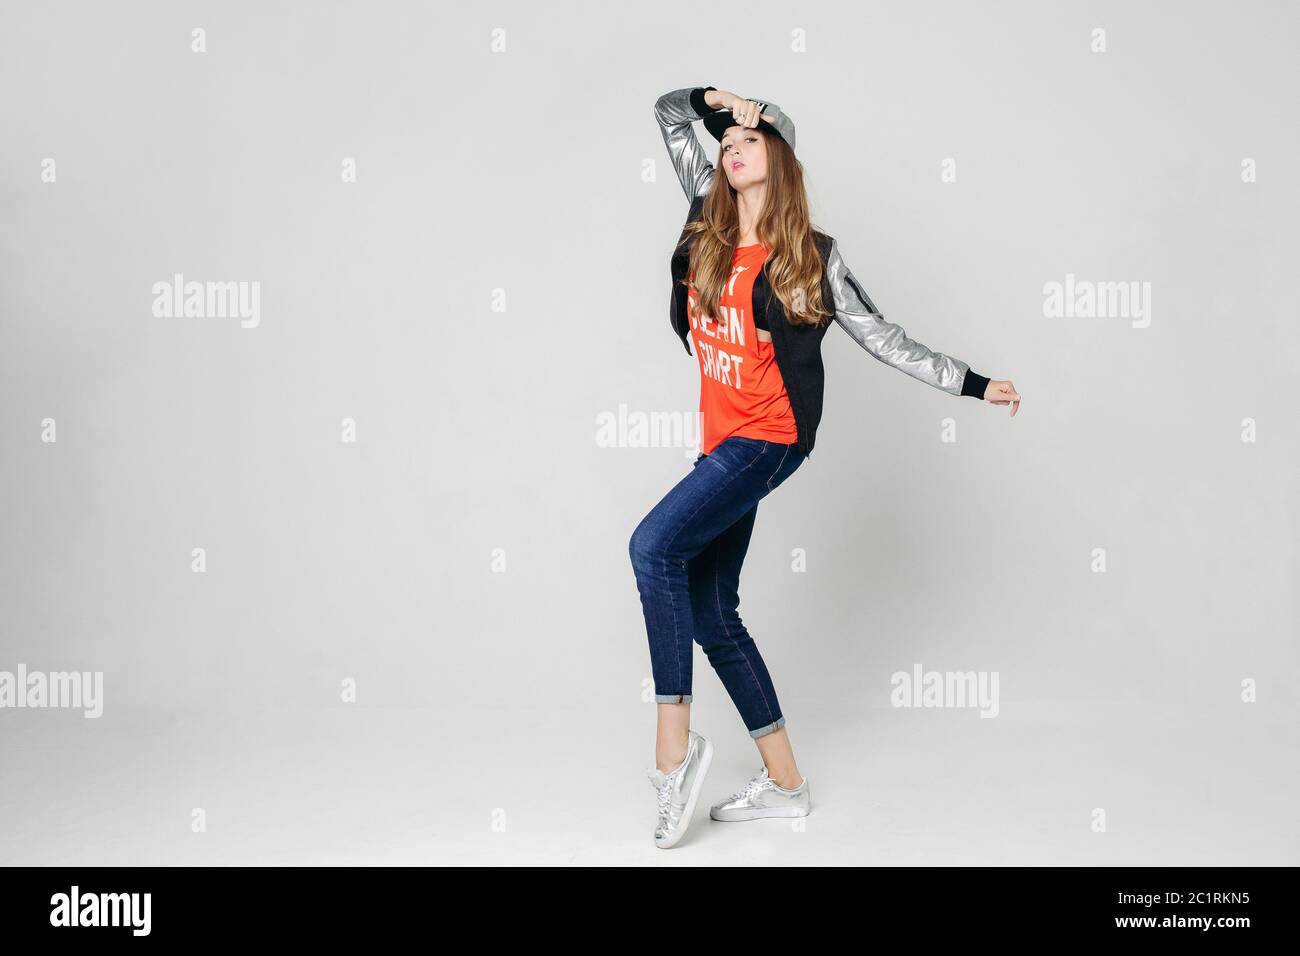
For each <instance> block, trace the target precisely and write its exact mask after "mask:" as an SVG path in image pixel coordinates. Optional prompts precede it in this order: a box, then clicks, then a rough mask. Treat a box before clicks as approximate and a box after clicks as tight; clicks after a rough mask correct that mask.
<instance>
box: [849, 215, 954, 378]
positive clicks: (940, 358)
mask: <svg viewBox="0 0 1300 956" xmlns="http://www.w3.org/2000/svg"><path fill="white" fill-rule="evenodd" d="M826 271H827V278H828V279H829V280H830V285H831V289H832V290H833V291H834V293H835V321H836V322H838V323H839V324H840V325H842V326H843V327H844V330H845V331H846V332H848V333H849V335H851V336H853V340H854V341H855V342H857V343H858V344H859V345H861V346H862V347H863V348H864V349H866V350H867V351H868V352H870V353H871V354H872V355H873V356H874V357H875V358H877V359H879V360H880V361H882V362H884V363H885V364H886V365H890V366H892V367H894V368H896V369H898V370H899V371H900V372H905V373H906V374H908V375H910V376H912V378H916V379H920V380H921V381H922V382H925V384H927V385H933V386H934V387H935V388H937V389H940V390H942V391H945V392H948V393H950V394H952V395H960V394H962V390H961V387H962V381H963V380H964V379H965V377H966V372H967V370H968V369H969V368H970V366H968V365H967V364H966V363H965V362H963V361H961V360H960V359H955V358H952V357H951V356H948V355H944V354H943V353H942V352H934V351H932V350H930V349H929V348H927V347H926V346H924V345H922V344H921V343H920V342H917V341H916V340H915V339H911V338H908V336H907V332H906V331H904V330H903V327H902V326H900V325H895V324H894V323H893V322H888V321H886V320H885V317H884V316H883V315H881V314H880V312H879V311H878V310H877V309H876V307H875V305H874V304H873V303H872V301H871V299H870V298H869V297H868V296H867V293H866V292H865V291H864V290H863V288H862V286H861V284H860V283H859V282H858V280H857V278H856V277H855V276H854V275H853V273H852V272H850V271H849V267H848V265H846V264H845V262H844V259H843V257H842V256H841V255H840V248H839V242H838V241H836V240H832V242H831V252H830V256H829V257H828V259H827V262H826Z"/></svg>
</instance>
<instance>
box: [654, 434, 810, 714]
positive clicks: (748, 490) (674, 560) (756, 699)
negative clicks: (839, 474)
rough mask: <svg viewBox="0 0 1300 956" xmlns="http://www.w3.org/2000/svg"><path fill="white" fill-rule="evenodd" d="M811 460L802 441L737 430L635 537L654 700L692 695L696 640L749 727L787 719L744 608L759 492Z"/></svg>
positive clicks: (698, 463) (684, 698)
mask: <svg viewBox="0 0 1300 956" xmlns="http://www.w3.org/2000/svg"><path fill="white" fill-rule="evenodd" d="M805 460H806V456H805V455H804V454H803V452H801V451H800V450H799V446H798V445H797V444H791V445H785V444H781V443H780V442H772V441H762V440H760V439H756V438H741V437H738V436H735V435H733V436H732V437H730V438H728V439H726V440H724V441H722V442H721V443H719V444H718V446H717V447H716V448H714V449H713V452H712V453H711V454H708V455H705V454H701V455H699V456H698V457H697V458H696V459H695V464H694V466H693V467H692V470H691V473H690V474H688V475H687V476H686V477H685V478H683V479H682V480H681V481H679V482H678V483H677V484H676V485H675V486H674V487H673V488H672V490H671V491H669V492H668V494H666V495H664V497H663V499H662V500H661V501H660V502H659V503H658V504H657V505H655V506H654V508H652V509H651V511H650V513H649V514H647V515H646V516H645V517H644V518H643V519H642V520H641V523H640V524H639V525H637V528H636V530H635V531H634V532H633V533H632V539H631V541H630V542H629V543H628V553H629V554H630V555H631V558H632V570H633V571H634V572H635V574H636V584H637V590H638V591H640V592H641V608H642V610H643V611H644V612H645V622H646V633H647V635H648V637H649V639H650V668H651V674H652V675H653V677H654V685H655V700H656V701H657V702H659V703H665V704H673V703H690V702H691V662H692V654H693V650H694V644H695V643H698V644H699V645H700V646H701V647H702V648H704V653H705V655H706V656H707V657H708V659H709V663H710V664H712V665H713V669H714V670H715V671H717V672H718V677H719V678H721V680H722V684H723V686H724V687H725V688H726V689H727V693H728V694H730V695H731V700H732V702H733V703H734V704H735V705H736V709H737V710H738V711H740V716H741V719H743V720H744V722H745V726H746V727H747V728H748V730H749V735H750V736H751V737H761V736H763V735H764V734H770V733H772V732H773V731H775V730H777V729H779V728H780V727H781V726H782V725H784V724H785V717H784V716H783V715H782V714H781V706H780V704H779V703H778V702H777V699H776V690H775V689H774V688H773V687H772V679H771V677H769V676H768V673H767V666H766V665H765V664H764V663H763V658H762V657H761V656H760V655H759V653H758V648H757V647H755V646H754V641H753V639H752V638H751V637H750V636H749V632H748V631H747V630H746V629H745V625H744V624H743V623H742V622H741V620H740V614H739V612H738V610H737V608H738V607H739V604H740V595H739V594H738V593H737V589H738V587H739V585H740V566H741V564H742V563H743V562H744V560H745V552H746V550H748V548H749V538H750V534H751V533H752V532H753V530H754V518H755V516H756V515H757V514H758V502H759V501H760V500H761V499H763V498H764V497H766V496H767V494H768V493H769V492H771V491H774V490H776V487H777V486H778V485H780V484H781V482H783V481H785V480H786V479H787V478H789V477H790V475H792V474H793V473H794V470H795V469H796V468H798V467H799V465H800V464H802V463H803V462H804V461H805Z"/></svg>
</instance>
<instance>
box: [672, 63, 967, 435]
mask: <svg viewBox="0 0 1300 956" xmlns="http://www.w3.org/2000/svg"><path fill="white" fill-rule="evenodd" d="M712 89H715V87H712V86H706V87H687V88H685V89H680V90H673V91H672V92H670V93H665V94H664V95H663V96H661V97H659V99H658V101H657V102H656V103H655V118H656V119H657V120H658V121H659V128H660V131H661V132H662V133H663V138H664V145H666V146H667V147H668V155H669V157H670V158H671V160H672V164H673V168H674V170H675V171H676V173H677V178H678V180H679V181H680V182H681V184H682V188H683V189H684V190H685V191H686V197H687V199H689V200H690V212H689V214H688V215H687V217H686V223H688V224H689V223H690V222H692V221H694V220H695V219H698V218H699V217H700V215H701V213H702V210H703V208H704V197H705V195H707V194H708V192H709V190H710V189H711V188H712V187H713V181H714V177H715V172H714V166H713V163H712V161H711V160H710V159H709V158H708V156H707V155H706V154H705V152H704V147H703V146H702V145H701V144H700V141H699V139H698V138H696V135H695V129H694V127H693V126H692V125H691V124H692V123H693V122H694V121H695V120H697V119H700V118H702V117H704V116H706V115H708V114H709V113H712V112H714V110H713V109H712V107H710V106H709V105H708V104H707V103H705V102H704V93H705V91H706V90H712ZM690 240H691V237H689V236H688V235H687V234H686V226H685V225H683V227H682V234H681V236H680V237H679V238H678V240H677V246H676V248H675V249H674V251H673V255H672V259H671V261H670V272H671V274H672V282H673V288H672V298H671V300H670V302H669V321H670V322H671V324H672V327H673V331H674V332H676V333H677V337H678V338H679V339H681V341H682V345H683V346H684V347H685V349H686V353H687V354H688V355H690V354H691V346H690V321H689V318H688V315H687V302H686V298H687V296H686V287H685V286H684V285H683V283H682V280H683V279H685V277H686V276H687V274H688V272H689V270H690V252H691V248H690V247H691V242H690ZM813 241H814V243H815V244H816V246H817V251H818V253H819V255H820V256H821V260H822V301H823V302H824V303H826V305H827V306H828V307H830V305H831V303H834V309H835V322H837V323H838V324H839V325H840V326H841V327H843V328H844V330H845V331H847V332H848V333H849V335H850V336H851V337H852V338H853V340H854V341H855V342H857V343H858V344H859V345H861V346H862V347H863V348H864V349H866V350H867V352H869V353H870V354H871V355H872V356H874V357H875V358H877V359H879V360H880V361H881V362H884V363H885V364H886V365H889V366H892V367H893V368H896V369H898V370H899V371H900V372H904V373H906V374H907V375H910V376H912V377H913V378H916V379H920V380H921V381H922V382H925V383H926V384H927V385H931V386H933V387H935V388H938V389H940V390H942V391H945V392H947V393H949V394H950V395H968V396H970V397H972V398H977V399H981V400H982V399H983V398H984V390H985V389H986V388H987V387H988V384H989V379H988V378H986V377H985V376H983V375H980V374H979V373H978V372H976V371H974V370H973V369H972V368H971V367H970V366H969V365H967V364H966V363H965V362H963V361H961V360H960V359H956V358H953V357H952V356H949V355H944V354H943V353H942V352H935V351H932V350H931V349H929V348H927V347H926V346H924V345H922V344H921V343H920V342H918V341H916V340H915V339H911V338H909V337H908V335H907V333H906V332H905V331H904V330H903V328H902V327H901V326H899V325H897V324H895V323H893V322H888V321H886V320H885V318H884V317H883V316H882V315H881V314H880V311H879V310H878V309H877V308H876V307H875V305H874V303H872V301H871V299H870V298H869V297H868V296H867V293H866V292H865V291H864V290H863V288H862V285H861V283H859V282H858V280H857V278H856V277H855V276H854V275H853V273H852V272H851V271H850V270H849V267H848V266H847V265H846V264H845V262H844V259H843V257H842V256H841V255H840V251H839V244H838V243H837V242H836V241H835V239H834V238H833V237H831V236H828V235H826V234H825V233H824V232H821V231H820V230H817V229H814V230H813ZM752 308H753V312H754V316H755V320H756V324H757V326H758V327H759V328H766V329H767V330H768V331H769V332H770V333H771V335H772V349H773V354H774V356H775V358H776V364H777V368H778V369H779V370H780V372H781V377H782V379H783V380H784V383H785V389H786V393H787V395H788V396H789V398H790V407H791V410H792V411H793V412H794V418H795V424H796V427H797V430H798V433H799V443H798V444H799V449H800V451H802V452H803V453H804V455H811V454H812V449H813V444H814V442H815V440H816V437H817V425H818V423H819V422H820V421H821V416H822V394H823V390H824V385H825V374H824V370H823V366H822V357H821V342H822V338H823V337H824V336H825V335H826V331H827V329H829V328H830V326H831V323H830V321H822V322H820V323H818V324H817V325H816V326H808V325H795V324H793V323H791V322H790V321H789V320H788V319H787V316H786V311H785V306H784V305H783V304H782V302H781V300H780V298H778V297H777V296H776V295H774V294H773V293H772V289H771V286H770V285H769V284H768V282H767V264H766V263H764V265H763V268H762V269H761V270H759V273H758V275H757V276H756V277H755V279H754V291H753V305H752ZM762 319H766V322H764V321H762Z"/></svg>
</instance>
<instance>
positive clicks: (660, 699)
mask: <svg viewBox="0 0 1300 956" xmlns="http://www.w3.org/2000/svg"><path fill="white" fill-rule="evenodd" d="M690 702H691V695H690V694H655V703H656V704H689V703H690Z"/></svg>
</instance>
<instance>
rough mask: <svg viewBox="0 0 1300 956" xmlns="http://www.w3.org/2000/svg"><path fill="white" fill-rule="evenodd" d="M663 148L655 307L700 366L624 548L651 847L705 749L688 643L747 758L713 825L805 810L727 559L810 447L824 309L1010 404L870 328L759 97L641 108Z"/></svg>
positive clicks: (864, 302)
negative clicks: (642, 657) (651, 800)
mask: <svg viewBox="0 0 1300 956" xmlns="http://www.w3.org/2000/svg"><path fill="white" fill-rule="evenodd" d="M655 117H656V118H657V119H658V121H659V125H660V128H661V131H662V133H663V138H664V143H665V145H666V146H667V147H668V155H669V156H670V157H671V159H672V163H673V167H674V169H675V171H676V173H677V178H678V179H679V180H680V181H681V184H682V188H683V189H685V191H686V196H687V198H688V199H689V200H690V201H691V208H690V215H689V216H688V218H687V221H686V225H685V227H684V229H683V230H682V236H681V239H680V240H679V242H678V246H677V250H676V252H675V254H674V256H673V259H672V276H673V294H672V298H671V304H670V318H671V320H672V325H673V329H674V331H675V332H676V333H677V335H678V337H679V338H680V339H681V341H682V344H683V345H684V346H685V348H686V351H687V352H688V353H689V352H690V351H691V343H692V341H693V343H694V346H695V355H696V357H697V359H698V361H699V366H700V411H701V413H702V417H703V436H702V440H701V443H700V446H701V452H700V454H699V456H698V457H697V458H696V459H695V463H694V465H693V467H692V470H691V472H690V473H689V474H688V475H686V477H685V478H683V479H682V480H681V481H680V482H678V484H677V485H676V486H675V487H674V488H673V489H672V490H671V491H669V492H668V494H666V495H665V496H664V498H663V499H662V500H661V501H660V502H659V503H658V504H657V505H655V506H654V508H653V509H652V510H651V511H650V513H649V514H647V515H646V516H645V518H644V519H643V520H642V521H641V522H640V524H639V525H638V526H637V528H636V530H635V531H634V532H633V534H632V538H631V541H630V542H629V554H630V556H631V559H632V567H633V571H634V573H635V575H636V582H637V590H638V591H639V592H640V595H641V605H642V609H643V611H644V614H645V622H646V631H647V634H648V637H649V644H650V665H651V673H652V676H653V679H654V685H655V701H656V702H657V704H658V734H657V738H656V744H655V764H656V766H655V767H654V768H653V769H650V770H647V771H646V773H647V775H648V776H649V777H650V780H651V782H652V783H653V784H654V786H655V790H656V792H657V794H658V821H657V824H656V827H655V831H654V839H655V843H656V845H658V846H660V847H671V846H675V845H676V844H677V843H678V841H680V840H681V838H682V836H683V835H684V834H685V833H686V830H687V828H688V827H689V825H690V822H691V816H692V814H693V813H694V810H695V804H696V801H697V799H698V798H699V795H700V791H701V787H702V785H703V783H704V778H705V775H706V774H707V773H708V769H709V763H710V761H711V760H712V758H713V745H712V743H711V742H709V741H708V740H706V739H705V738H704V737H703V736H701V735H700V734H698V733H697V732H696V731H694V730H692V729H690V704H691V664H692V652H693V645H694V644H695V643H698V644H699V645H700V646H701V647H702V648H703V649H704V653H705V656H706V657H707V658H708V660H709V664H710V665H712V667H713V669H714V670H715V671H716V672H717V674H718V677H719V678H720V679H721V680H722V684H723V686H724V687H725V688H726V690H727V693H728V694H729V695H730V696H731V699H732V701H733V703H734V704H735V706H736V709H737V710H738V711H739V712H740V716H741V719H742V720H743V721H744V723H745V726H746V728H747V729H748V730H749V734H750V736H751V737H753V738H754V740H755V742H756V743H757V745H758V750H759V753H760V754H761V756H762V760H763V766H762V767H761V768H759V770H758V772H757V773H756V774H755V775H754V777H753V778H752V779H751V780H750V781H749V782H748V783H746V784H745V785H744V786H743V787H742V788H741V789H740V790H738V791H736V792H735V793H733V794H732V795H731V796H730V797H728V798H727V799H725V800H723V801H721V802H720V803H717V804H715V805H714V806H713V807H712V809H711V810H710V814H709V815H710V816H711V817H712V818H713V819H715V820H728V821H731V820H755V819H759V818H763V817H795V816H806V815H807V814H808V812H809V811H810V809H811V806H812V804H811V801H810V795H809V787H808V780H807V778H806V777H804V776H803V775H802V774H801V773H800V772H799V770H798V767H797V766H796V764H795V760H794V752H793V751H792V750H791V747H790V740H789V737H788V735H787V733H786V731H785V716H784V714H783V713H782V711H781V707H780V704H779V703H778V702H777V696H776V690H775V689H774V688H773V686H772V680H771V677H770V676H769V674H768V671H767V667H766V666H765V665H764V663H763V658H762V657H761V656H760V655H759V653H758V648H757V647H756V646H755V645H754V641H753V639H752V638H751V637H750V635H749V632H748V630H747V629H746V628H745V625H744V624H743V623H742V622H741V619H740V615H739V613H738V607H739V603H740V597H739V594H738V593H737V589H738V587H739V583H740V568H741V563H742V562H743V561H744V558H745V551H746V549H747V548H748V546H749V539H750V535H751V533H752V532H753V529H754V518H755V516H756V514H757V511H758V502H759V501H760V500H761V499H763V498H764V497H766V496H767V495H768V494H769V493H771V492H772V491H775V490H776V488H777V487H778V486H779V485H781V484H782V483H783V482H784V481H785V480H786V479H787V478H789V477H790V475H791V474H793V473H794V471H795V470H796V469H797V468H798V467H799V466H800V465H801V464H802V463H803V462H804V461H805V460H806V459H807V458H808V457H809V455H810V454H811V452H812V448H813V443H814V439H815V436H816V431H817V424H818V422H819V420H820V418H821V408H822V392H823V372H822V361H821V340H822V337H823V335H824V334H825V332H826V330H827V329H828V328H829V326H830V324H831V320H832V319H834V321H835V322H836V323H838V324H839V325H840V326H842V327H843V328H844V329H845V330H846V331H847V332H848V333H849V334H850V335H851V336H852V337H853V339H854V340H855V341H856V342H858V343H859V344H860V345H861V346H862V347H863V348H865V349H866V350H867V351H868V352H869V353H870V354H871V355H873V356H874V357H875V358H877V359H879V360H880V361H882V362H884V363H885V364H887V365H890V366H892V367H894V368H896V369H898V370H899V371H902V372H904V373H906V374H908V375H910V376H912V377H913V378H916V379H919V380H921V381H922V382H925V383H927V384H928V385H931V386H933V387H935V388H938V389H941V390H943V391H945V392H948V393H949V394H952V395H965V396H970V397H973V398H978V399H982V400H986V401H989V402H992V403H994V404H998V405H1010V406H1011V414H1012V415H1014V414H1015V413H1016V411H1017V410H1018V408H1019V404H1020V395H1019V393H1018V392H1017V391H1016V389H1015V386H1014V385H1013V384H1012V383H1011V382H1010V381H990V380H989V379H987V378H985V377H984V376H982V375H980V374H979V373H977V372H975V371H973V370H972V369H971V368H970V366H969V365H967V364H966V363H965V362H962V361H960V360H958V359H955V358H951V357H949V356H947V355H944V354H942V353H940V352H934V351H931V350H930V349H929V348H927V347H926V346H924V345H922V344H921V343H920V342H917V341H915V340H914V339H910V338H908V336H907V333H906V332H905V331H904V330H903V329H902V328H901V327H900V326H898V325H895V324H893V323H890V322H887V321H886V320H885V319H884V318H883V317H882V316H881V315H880V313H879V312H878V311H877V310H876V307H875V306H874V305H873V304H872V302H871V300H870V299H869V298H868V297H867V294H866V293H865V292H864V291H863V289H862V287H861V286H860V285H859V284H858V281H857V279H856V278H855V277H854V276H853V274H852V272H850V271H849V269H848V267H847V266H846V265H845V263H844V260H843V259H842V258H841V257H840V254H839V247H838V244H837V243H836V241H835V240H834V239H832V238H831V237H830V236H827V235H826V234H825V233H822V232H821V231H819V230H817V229H814V228H813V226H812V225H811V223H810V221H809V215H808V197H807V194H806V192H805V190H804V183H803V166H802V165H801V164H800V162H799V161H798V160H797V159H796V158H795V155H794V140H795V135H794V123H793V122H792V121H791V120H790V117H789V116H788V115H787V114H786V113H784V112H782V111H781V109H780V108H779V107H777V106H776V105H775V104H773V103H770V102H765V101H758V100H745V99H743V98H741V97H739V96H737V95H736V94H734V93H729V92H727V91H725V90H718V89H715V88H714V87H712V86H706V87H688V88H686V89H681V90H675V91H673V92H671V93H665V94H664V95H663V96H661V97H660V98H659V100H658V102H657V103H656V104H655ZM697 119H699V120H703V121H704V125H705V127H706V128H707V129H708V130H709V132H710V133H711V134H712V135H713V137H714V138H715V139H717V140H718V141H719V143H720V147H719V152H718V163H717V167H716V168H715V167H714V165H713V163H712V162H710V161H709V159H708V158H707V157H706V155H705V153H704V149H703V148H702V147H701V145H700V143H699V141H698V140H697V139H696V136H695V131H694V129H693V127H692V125H691V124H692V122H693V121H695V120H697Z"/></svg>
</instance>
